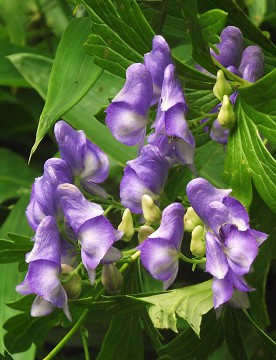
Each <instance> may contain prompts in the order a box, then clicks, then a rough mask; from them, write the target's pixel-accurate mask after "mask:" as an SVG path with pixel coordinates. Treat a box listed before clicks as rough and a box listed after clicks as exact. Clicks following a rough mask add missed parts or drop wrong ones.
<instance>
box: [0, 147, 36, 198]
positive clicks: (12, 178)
mask: <svg viewBox="0 0 276 360" xmlns="http://www.w3.org/2000/svg"><path fill="white" fill-rule="evenodd" d="M36 174H37V173H36V171H34V170H33V169H32V168H31V167H29V166H28V164H27V163H26V160H25V159H24V158H22V157H21V156H20V155H18V154H16V153H14V152H12V151H11V150H8V149H5V148H0V203H2V202H3V201H5V200H8V199H11V198H18V197H19V196H20V195H22V194H29V193H30V190H31V185H32V182H33V180H34V177H35V175H36Z"/></svg>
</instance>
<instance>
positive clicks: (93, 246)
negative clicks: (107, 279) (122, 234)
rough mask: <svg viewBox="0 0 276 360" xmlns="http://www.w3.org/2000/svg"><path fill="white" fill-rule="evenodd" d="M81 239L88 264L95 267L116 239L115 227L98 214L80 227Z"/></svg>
mask: <svg viewBox="0 0 276 360" xmlns="http://www.w3.org/2000/svg"><path fill="white" fill-rule="evenodd" d="M79 241H80V243H81V246H82V251H84V252H85V254H86V257H87V258H86V264H87V266H88V267H90V268H92V269H95V268H96V267H97V265H98V264H99V263H100V261H101V260H102V258H103V257H104V256H105V255H106V253H107V252H108V250H109V249H110V247H111V246H112V244H113V243H114V241H115V237H114V228H113V226H112V225H111V223H110V222H109V221H108V220H107V219H106V218H105V217H104V216H97V217H95V218H92V219H90V220H88V221H86V222H85V223H84V224H83V225H82V226H81V227H80V228H79ZM88 258H89V259H88Z"/></svg>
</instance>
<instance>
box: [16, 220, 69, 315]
mask: <svg viewBox="0 0 276 360" xmlns="http://www.w3.org/2000/svg"><path fill="white" fill-rule="evenodd" d="M26 262H27V263H29V269H28V273H27V275H26V277H25V279H24V281H23V282H22V283H21V284H20V285H17V287H16V290H17V291H18V292H19V293H20V294H22V295H28V294H36V295H37V297H36V298H35V300H34V302H33V304H32V308H31V315H32V316H34V317H37V316H45V315H49V314H51V313H52V312H53V311H54V309H55V308H56V307H58V308H62V309H63V311H64V313H65V315H66V316H67V318H68V319H69V320H70V321H71V315H70V312H69V308H68V304H67V294H66V292H65V290H64V288H63V287H62V284H61V281H60V275H61V243H60V235H59V231H58V228H57V225H56V222H55V219H54V218H53V217H52V216H46V217H45V218H44V219H43V220H42V221H41V222H40V224H39V226H38V228H37V232H36V236H35V243H34V247H33V250H32V251H31V252H30V253H28V254H27V255H26Z"/></svg>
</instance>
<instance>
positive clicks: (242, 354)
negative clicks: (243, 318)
mask: <svg viewBox="0 0 276 360" xmlns="http://www.w3.org/2000/svg"><path fill="white" fill-rule="evenodd" d="M223 321H224V335H225V340H226V342H227V345H228V348H229V351H230V353H231V354H232V356H233V359H237V360H247V359H248V355H247V352H246V349H245V346H244V342H243V337H242V333H241V329H240V324H239V320H238V313H237V310H236V309H232V308H230V307H227V308H226V309H225V311H224V314H223Z"/></svg>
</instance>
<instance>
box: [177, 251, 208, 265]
mask: <svg viewBox="0 0 276 360" xmlns="http://www.w3.org/2000/svg"><path fill="white" fill-rule="evenodd" d="M179 257H180V259H182V260H183V261H185V262H187V263H189V264H203V263H205V262H206V258H202V259H189V258H187V257H186V256H185V255H183V254H182V253H180V256H179Z"/></svg>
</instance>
